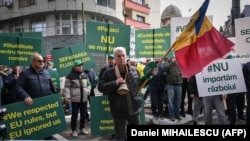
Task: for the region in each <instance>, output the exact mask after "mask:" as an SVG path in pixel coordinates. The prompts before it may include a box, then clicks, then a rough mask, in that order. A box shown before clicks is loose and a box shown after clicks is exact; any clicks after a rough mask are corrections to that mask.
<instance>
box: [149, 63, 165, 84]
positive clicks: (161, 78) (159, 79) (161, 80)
mask: <svg viewBox="0 0 250 141" xmlns="http://www.w3.org/2000/svg"><path fill="white" fill-rule="evenodd" d="M165 84H166V76H165V75H164V71H163V65H162V64H161V65H159V67H158V73H157V75H155V76H153V77H152V79H151V80H150V82H149V86H150V87H158V86H159V85H165Z"/></svg>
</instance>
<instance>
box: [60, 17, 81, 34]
mask: <svg viewBox="0 0 250 141" xmlns="http://www.w3.org/2000/svg"><path fill="white" fill-rule="evenodd" d="M77 29H78V22H77V14H76V13H73V14H58V15H56V34H64V35H65V34H77Z"/></svg>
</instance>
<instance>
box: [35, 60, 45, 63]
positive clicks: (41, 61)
mask: <svg viewBox="0 0 250 141" xmlns="http://www.w3.org/2000/svg"><path fill="white" fill-rule="evenodd" d="M36 61H37V62H39V63H44V60H36Z"/></svg>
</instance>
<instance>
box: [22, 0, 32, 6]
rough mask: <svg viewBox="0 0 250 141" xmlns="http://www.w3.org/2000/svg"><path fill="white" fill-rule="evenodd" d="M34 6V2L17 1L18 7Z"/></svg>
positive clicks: (29, 0)
mask: <svg viewBox="0 0 250 141" xmlns="http://www.w3.org/2000/svg"><path fill="white" fill-rule="evenodd" d="M31 5H36V0H19V7H27V6H31Z"/></svg>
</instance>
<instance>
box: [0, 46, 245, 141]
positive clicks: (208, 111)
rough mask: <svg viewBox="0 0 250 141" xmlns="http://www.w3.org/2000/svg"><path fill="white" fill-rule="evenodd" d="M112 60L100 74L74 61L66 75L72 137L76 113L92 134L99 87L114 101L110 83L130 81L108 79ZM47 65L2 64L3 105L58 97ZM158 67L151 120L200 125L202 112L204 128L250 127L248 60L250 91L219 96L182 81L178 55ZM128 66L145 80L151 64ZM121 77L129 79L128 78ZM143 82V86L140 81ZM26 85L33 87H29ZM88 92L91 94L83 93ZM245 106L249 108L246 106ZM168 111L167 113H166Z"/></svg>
mask: <svg viewBox="0 0 250 141" xmlns="http://www.w3.org/2000/svg"><path fill="white" fill-rule="evenodd" d="M119 51H120V50H119ZM122 53H123V52H122ZM123 54H124V53H123ZM114 58H115V54H109V55H108V60H107V63H106V64H104V66H103V68H101V70H100V71H99V72H98V73H96V72H95V71H94V70H93V69H84V68H83V62H81V61H79V60H76V61H75V62H74V66H73V67H72V71H71V72H69V74H68V75H67V76H66V81H65V89H64V93H65V99H66V103H67V104H69V105H70V107H71V108H72V110H71V114H72V118H71V128H72V136H73V137H77V136H78V131H77V129H76V128H77V123H76V121H77V117H78V111H80V113H81V120H80V127H79V131H80V132H79V133H81V134H84V135H87V134H88V131H87V130H86V129H85V128H84V123H86V122H90V117H89V114H88V109H87V102H90V96H95V89H96V88H98V89H99V91H100V92H102V94H103V95H108V96H109V97H110V98H113V97H111V96H110V95H111V93H112V95H113V93H114V92H113V91H112V92H111V90H114V91H115V89H116V87H113V86H112V85H117V86H119V85H120V84H116V83H118V82H120V83H126V80H122V79H121V80H118V79H117V80H116V78H115V77H114V78H113V76H112V79H111V76H109V75H110V74H109V73H111V70H113V71H115V66H116V64H117V62H115V59H114ZM121 58H122V60H123V61H124V59H125V60H126V57H122V56H119V54H118V56H117V59H116V61H120V60H121ZM44 63H45V62H44V60H43V57H42V56H41V55H40V54H34V55H32V56H31V65H30V66H29V67H28V68H24V67H22V66H9V67H7V66H4V65H0V88H1V91H0V95H1V101H0V102H1V105H6V104H11V103H15V102H19V101H24V102H25V104H27V105H32V102H33V98H37V97H41V96H46V95H49V93H46V92H48V91H52V92H54V93H58V92H59V91H58V90H57V88H56V87H55V85H54V84H52V82H51V78H50V75H49V73H48V71H47V70H48V69H53V67H54V64H53V62H47V64H44ZM123 63H125V62H122V64H123ZM155 63H156V64H157V72H156V73H155V74H152V77H151V78H150V79H149V80H148V83H147V84H146V85H145V87H144V88H146V92H145V95H144V100H146V99H147V96H148V95H150V97H149V99H150V103H151V112H152V115H153V118H156V119H158V118H161V119H163V118H168V119H169V120H170V121H172V122H175V120H182V119H183V118H185V116H186V114H189V115H191V116H192V117H193V124H194V125H197V124H199V122H198V118H199V116H200V114H203V115H204V123H205V124H206V125H212V124H220V125H225V124H230V125H234V124H235V122H236V119H240V120H245V121H246V124H247V125H249V124H250V104H249V101H250V100H249V99H250V96H249V95H250V62H248V63H244V64H243V65H242V71H243V76H244V79H245V80H244V82H245V84H246V88H247V92H246V93H235V94H221V95H216V96H206V97H200V96H199V92H198V88H197V83H196V78H195V76H192V77H191V78H184V77H183V76H182V74H181V71H180V68H179V66H178V63H177V62H176V61H175V58H174V57H171V58H166V59H164V60H163V61H162V62H160V63H159V60H156V61H155ZM125 64H126V65H128V68H130V67H132V68H136V72H138V77H140V79H141V78H143V77H145V76H144V75H145V74H143V67H145V66H146V65H147V62H143V63H141V62H137V61H135V60H126V63H125ZM121 66H123V65H121ZM125 68H126V67H125ZM107 70H109V71H107ZM124 71H125V72H126V71H129V70H126V69H125V70H124ZM130 71H132V70H130ZM133 71H134V70H133ZM112 73H113V72H112ZM123 73H124V72H121V74H122V75H123ZM131 73H132V72H131ZM133 73H135V72H133ZM98 74H99V75H98ZM129 74H130V73H129ZM32 75H34V76H37V75H39V76H42V78H44V81H43V82H44V83H43V84H42V85H39V84H38V83H37V82H38V81H37V82H36V81H28V80H29V79H28V78H29V77H32ZM103 75H104V76H103ZM133 75H135V74H133ZM136 75H137V74H136ZM136 75H135V76H136ZM79 76H81V77H82V83H79V82H78V80H79ZM109 77H110V78H109ZM123 77H124V78H125V77H126V76H123ZM136 77H137V76H136ZM36 78H37V77H36ZM109 79H110V80H109ZM113 79H114V83H113V82H112V83H111V82H109V81H111V80H112V81H113ZM133 79H135V78H133ZM85 80H86V81H85ZM115 80H116V81H115ZM144 80H145V79H144ZM26 81H27V82H26ZM138 82H139V81H138ZM127 83H128V82H127ZM111 84H112V85H111ZM140 84H142V83H141V82H140ZM25 85H29V86H32V87H28V86H25ZM109 85H110V86H111V87H110V88H108V89H107V86H109ZM133 85H135V84H133ZM77 86H78V87H77ZM27 87H28V88H29V89H27ZM40 87H42V89H43V90H44V91H40V90H41V88H40ZM82 87H84V90H86V91H85V92H82V91H81V90H80V89H81V88H82ZM72 88H74V89H78V91H75V92H77V95H78V97H75V96H76V95H75V94H72V93H71V91H70V89H72ZM113 88H115V89H113ZM138 88H139V83H138V87H137V88H136V89H134V90H135V91H134V93H135V92H136V90H137V89H138ZM34 92H35V93H34ZM84 93H88V94H87V95H84ZM82 94H83V95H82ZM81 95H82V96H81ZM135 99H136V98H135ZM109 100H112V99H109ZM186 100H187V101H188V102H187V106H186V105H185V101H186ZM116 102H117V101H116ZM225 102H226V105H225ZM245 103H247V104H246V105H245ZM111 104H112V103H111ZM111 106H112V105H111ZM113 106H114V105H113ZM138 106H139V105H138ZM140 106H142V105H140ZM140 106H139V107H140ZM225 106H226V107H225ZM245 106H246V107H245ZM114 107H116V106H114ZM114 107H113V108H112V109H113V111H114V110H116V109H115V108H114ZM139 107H138V108H139ZM124 108H125V107H124ZM164 108H165V111H164ZM226 108H227V109H226ZM79 109H80V110H79ZM120 110H121V109H119V112H120ZM213 110H216V112H217V116H218V119H219V122H218V123H213V119H212V112H213ZM244 110H246V115H244ZM139 111H140V110H139ZM119 112H118V113H119ZM126 112H129V111H126ZM164 112H165V113H166V115H164ZM113 117H114V118H115V120H116V122H117V123H118V122H119V121H120V120H121V119H120V115H117V114H115V113H113ZM131 118H132V117H131ZM133 118H135V117H133ZM117 120H118V121H117ZM124 120H125V119H124ZM134 123H135V122H134ZM132 124H133V123H132ZM136 124H138V122H136ZM119 126H120V124H117V125H115V127H116V128H119ZM122 126H123V124H122ZM122 132H124V130H120V129H119V130H118V129H117V130H115V133H117V134H113V137H114V138H115V137H116V138H117V139H121V138H123V136H124V134H123V133H122ZM45 139H51V137H47V138H45Z"/></svg>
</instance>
